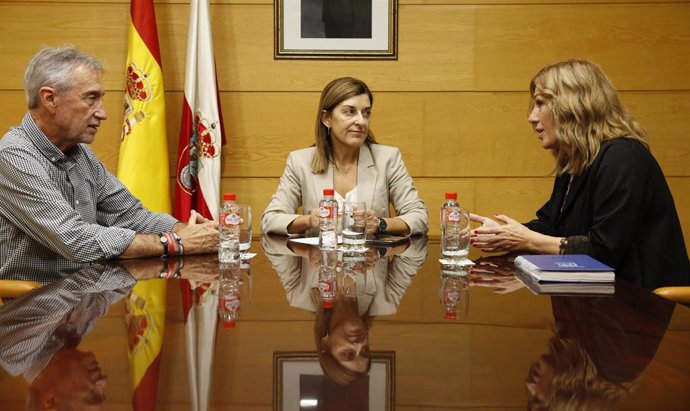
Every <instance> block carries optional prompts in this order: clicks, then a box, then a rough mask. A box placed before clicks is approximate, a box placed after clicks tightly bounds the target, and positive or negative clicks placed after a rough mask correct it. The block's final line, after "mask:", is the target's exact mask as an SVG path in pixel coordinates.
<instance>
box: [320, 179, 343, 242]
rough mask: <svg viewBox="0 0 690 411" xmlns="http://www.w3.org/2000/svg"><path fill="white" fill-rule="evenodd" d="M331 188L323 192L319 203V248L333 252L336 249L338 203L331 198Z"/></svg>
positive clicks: (332, 192)
mask: <svg viewBox="0 0 690 411" xmlns="http://www.w3.org/2000/svg"><path fill="white" fill-rule="evenodd" d="M334 193H335V192H334V191H333V189H332V188H326V189H324V190H323V198H322V199H321V201H319V248H321V249H322V250H335V249H336V248H338V235H337V233H336V227H337V223H338V202H337V201H336V199H335V198H334V197H333V194H334Z"/></svg>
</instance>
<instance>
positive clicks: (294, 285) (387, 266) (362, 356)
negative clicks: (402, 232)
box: [261, 236, 427, 385]
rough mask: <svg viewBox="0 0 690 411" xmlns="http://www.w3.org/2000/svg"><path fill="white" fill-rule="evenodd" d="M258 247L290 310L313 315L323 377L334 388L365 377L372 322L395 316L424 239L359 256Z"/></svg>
mask: <svg viewBox="0 0 690 411" xmlns="http://www.w3.org/2000/svg"><path fill="white" fill-rule="evenodd" d="M261 245H262V248H263V250H264V252H265V254H266V256H267V257H268V259H269V261H270V262H271V265H272V267H273V268H274V269H275V270H276V272H277V273H278V276H279V277H280V280H281V283H282V284H283V287H284V288H285V292H286V297H287V299H288V301H289V303H290V305H291V306H293V307H299V308H301V309H304V310H308V311H311V312H314V313H315V316H314V347H315V351H316V353H317V355H318V359H319V364H320V366H321V369H322V370H323V372H324V374H325V375H326V376H327V377H328V378H329V379H330V380H331V381H333V382H335V383H337V384H340V385H350V384H352V383H354V382H355V381H357V380H358V379H360V378H362V377H363V376H366V375H367V374H368V372H369V368H370V365H371V361H370V358H371V356H370V347H369V331H370V329H371V327H372V325H373V322H374V319H375V318H376V317H377V316H382V315H393V314H395V313H396V312H397V310H398V306H399V305H400V301H401V299H402V297H403V296H404V294H405V291H406V290H407V288H408V287H409V285H410V283H411V282H412V279H413V278H414V276H415V275H416V274H417V271H418V270H419V268H420V267H421V266H422V264H423V263H424V261H425V260H426V257H427V239H426V238H423V237H413V238H411V239H410V241H408V242H404V243H402V244H399V245H396V246H394V247H382V248H377V247H373V246H370V247H369V248H368V250H367V251H366V252H363V253H343V252H339V251H322V250H320V249H318V248H316V247H313V246H310V245H306V244H302V243H299V242H292V241H289V240H288V239H286V238H285V237H276V236H262V238H261Z"/></svg>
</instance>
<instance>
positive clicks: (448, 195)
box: [446, 191, 458, 200]
mask: <svg viewBox="0 0 690 411" xmlns="http://www.w3.org/2000/svg"><path fill="white" fill-rule="evenodd" d="M457 199H458V193H456V192H455V191H448V192H446V200H457Z"/></svg>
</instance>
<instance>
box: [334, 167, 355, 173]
mask: <svg viewBox="0 0 690 411" xmlns="http://www.w3.org/2000/svg"><path fill="white" fill-rule="evenodd" d="M353 168H356V166H354V165H351V166H350V167H348V168H347V170H346V169H345V168H341V167H338V165H336V166H335V170H336V171H337V172H339V173H340V174H343V175H348V174H349V173H350V171H352V169H353Z"/></svg>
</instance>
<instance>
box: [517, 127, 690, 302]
mask: <svg viewBox="0 0 690 411" xmlns="http://www.w3.org/2000/svg"><path fill="white" fill-rule="evenodd" d="M569 181H570V174H564V175H562V176H559V177H557V178H556V180H555V182H554V186H553V192H552V193H551V198H550V199H549V201H547V202H546V204H544V206H543V207H542V208H541V209H539V211H537V219H536V220H532V221H530V222H529V223H527V224H526V225H527V227H529V228H530V229H532V230H534V231H538V232H540V233H543V234H547V235H551V236H567V237H568V247H567V248H566V252H567V253H569V254H589V255H591V256H592V257H594V258H596V259H598V260H600V261H602V262H604V263H606V264H608V265H610V266H612V267H614V268H615V269H616V276H617V277H619V278H624V279H626V280H628V281H630V282H633V283H636V284H638V285H640V286H642V287H644V288H646V289H648V290H653V289H655V288H658V287H662V286H669V285H689V284H690V262H688V253H687V250H686V248H685V242H684V240H683V232H682V230H681V226H680V221H679V219H678V213H677V212H676V207H675V205H674V203H673V197H672V196H671V191H670V190H669V187H668V184H666V180H665V179H664V175H663V172H662V171H661V168H660V167H659V164H658V163H657V162H656V160H655V159H654V157H653V156H652V154H651V153H650V152H649V150H647V149H646V148H645V147H644V146H643V145H642V144H640V143H639V142H638V141H636V140H631V139H627V138H616V139H613V140H609V141H606V142H604V143H603V144H602V146H601V150H600V151H599V154H598V155H597V157H596V159H595V160H594V162H593V163H592V165H591V166H590V167H589V168H587V169H586V170H585V171H584V172H583V173H582V175H576V176H574V178H573V181H572V184H571V188H570V191H569V192H568V183H569ZM566 192H568V194H567V197H566ZM564 199H565V200H564ZM564 201H565V204H564ZM561 208H562V211H561Z"/></svg>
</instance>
